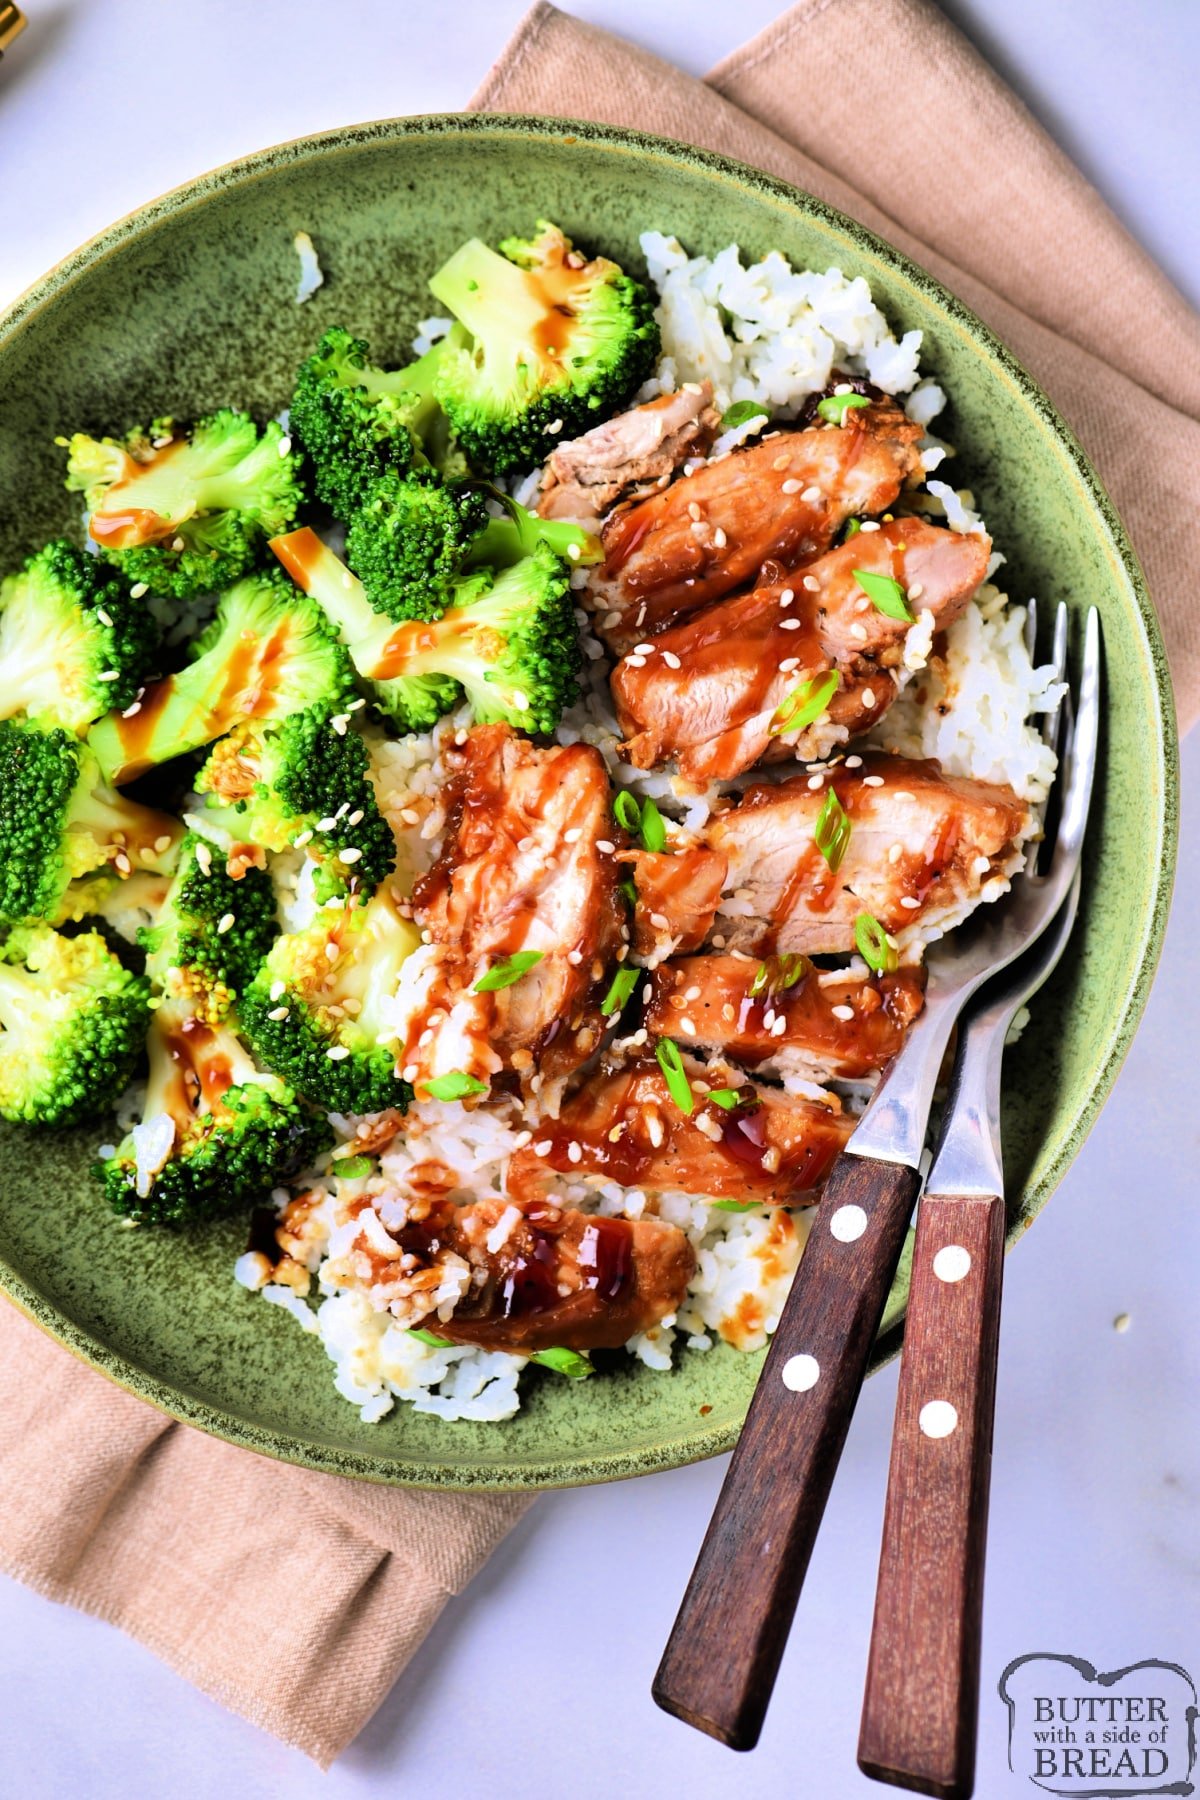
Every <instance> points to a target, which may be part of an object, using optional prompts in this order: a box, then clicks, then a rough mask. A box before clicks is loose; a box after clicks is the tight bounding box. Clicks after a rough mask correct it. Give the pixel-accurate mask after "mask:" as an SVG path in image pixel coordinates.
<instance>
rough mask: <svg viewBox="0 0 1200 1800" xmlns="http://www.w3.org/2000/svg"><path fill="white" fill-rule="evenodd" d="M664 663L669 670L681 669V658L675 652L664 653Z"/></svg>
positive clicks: (666, 651)
mask: <svg viewBox="0 0 1200 1800" xmlns="http://www.w3.org/2000/svg"><path fill="white" fill-rule="evenodd" d="M663 661H664V662H665V663H666V665H667V667H668V669H678V668H680V667H681V664H680V661H679V658H678V657H677V656H676V654H675V652H674V651H673V650H664V651H663Z"/></svg>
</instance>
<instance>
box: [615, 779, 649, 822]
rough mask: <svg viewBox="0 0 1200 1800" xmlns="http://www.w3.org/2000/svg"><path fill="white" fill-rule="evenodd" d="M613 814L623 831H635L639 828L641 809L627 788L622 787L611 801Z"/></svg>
mask: <svg viewBox="0 0 1200 1800" xmlns="http://www.w3.org/2000/svg"><path fill="white" fill-rule="evenodd" d="M613 815H614V817H615V818H616V821H617V824H618V825H619V826H620V827H621V828H622V830H623V831H637V830H638V829H639V828H640V826H641V823H642V809H641V807H640V806H639V805H638V803H637V799H636V797H635V796H634V795H633V794H631V793H630V792H629V791H628V789H627V788H622V790H621V792H620V793H619V794H618V795H617V797H616V799H615V800H614V801H613Z"/></svg>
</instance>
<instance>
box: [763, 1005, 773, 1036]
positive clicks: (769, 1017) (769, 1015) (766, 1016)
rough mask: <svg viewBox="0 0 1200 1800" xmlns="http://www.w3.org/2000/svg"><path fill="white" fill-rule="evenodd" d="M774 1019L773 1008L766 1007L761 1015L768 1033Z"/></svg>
mask: <svg viewBox="0 0 1200 1800" xmlns="http://www.w3.org/2000/svg"><path fill="white" fill-rule="evenodd" d="M775 1018H776V1014H775V1008H774V1007H773V1006H768V1007H767V1010H766V1011H765V1012H764V1013H763V1024H764V1025H765V1026H766V1028H767V1030H768V1031H770V1029H771V1027H772V1025H773V1024H774V1023H775Z"/></svg>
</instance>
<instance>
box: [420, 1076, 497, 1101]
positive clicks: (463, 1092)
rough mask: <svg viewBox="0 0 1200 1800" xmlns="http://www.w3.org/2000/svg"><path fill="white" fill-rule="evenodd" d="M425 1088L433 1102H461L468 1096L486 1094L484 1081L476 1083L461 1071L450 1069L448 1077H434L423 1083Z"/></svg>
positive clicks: (471, 1077)
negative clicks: (431, 1096)
mask: <svg viewBox="0 0 1200 1800" xmlns="http://www.w3.org/2000/svg"><path fill="white" fill-rule="evenodd" d="M425 1087H426V1090H427V1091H428V1092H429V1093H430V1094H432V1095H433V1098H434V1099H435V1100H463V1099H465V1098H466V1096H467V1095H468V1094H486V1093H487V1083H486V1081H476V1079H475V1077H474V1076H473V1075H467V1074H465V1073H464V1072H463V1070H462V1069H451V1070H450V1073H449V1074H448V1075H436V1076H435V1077H434V1079H433V1080H432V1081H427V1082H426V1083H425Z"/></svg>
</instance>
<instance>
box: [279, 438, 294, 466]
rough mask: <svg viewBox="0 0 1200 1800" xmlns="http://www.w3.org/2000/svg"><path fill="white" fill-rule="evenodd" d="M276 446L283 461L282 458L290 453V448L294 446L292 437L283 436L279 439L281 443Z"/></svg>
mask: <svg viewBox="0 0 1200 1800" xmlns="http://www.w3.org/2000/svg"><path fill="white" fill-rule="evenodd" d="M276 447H277V449H278V451H279V456H280V460H281V461H282V459H283V458H284V457H285V456H287V455H288V453H289V452H290V450H291V448H292V440H291V438H290V437H281V438H280V440H279V443H278V445H277V446H276Z"/></svg>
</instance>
